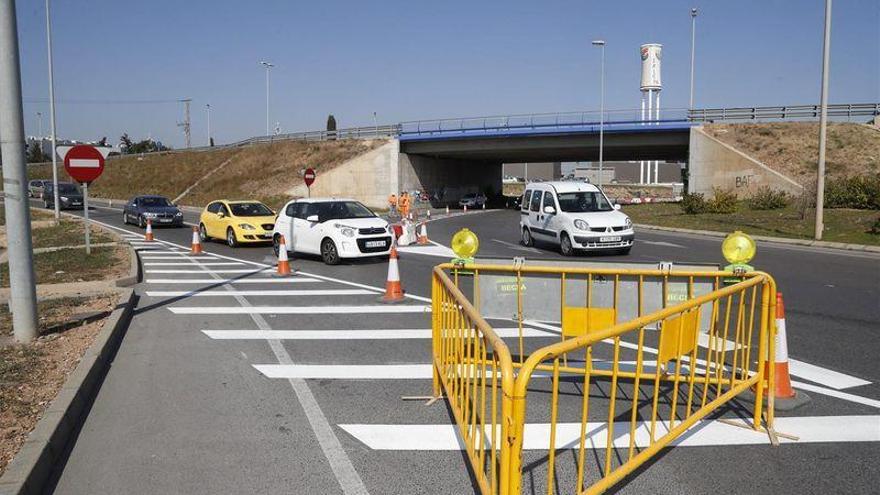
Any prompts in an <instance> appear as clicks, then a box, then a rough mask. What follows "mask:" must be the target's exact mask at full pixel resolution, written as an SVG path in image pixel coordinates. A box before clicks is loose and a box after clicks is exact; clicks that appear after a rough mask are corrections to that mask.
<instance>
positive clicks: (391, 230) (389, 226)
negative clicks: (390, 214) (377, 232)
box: [385, 224, 394, 235]
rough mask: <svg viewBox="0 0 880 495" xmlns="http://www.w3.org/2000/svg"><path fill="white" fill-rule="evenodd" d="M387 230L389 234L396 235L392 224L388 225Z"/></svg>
mask: <svg viewBox="0 0 880 495" xmlns="http://www.w3.org/2000/svg"><path fill="white" fill-rule="evenodd" d="M385 230H387V231H388V233H389V234H392V235H393V234H394V227H392V226H391V224H388V225H386V226H385Z"/></svg>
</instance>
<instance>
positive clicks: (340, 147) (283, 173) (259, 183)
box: [28, 140, 383, 207]
mask: <svg viewBox="0 0 880 495" xmlns="http://www.w3.org/2000/svg"><path fill="white" fill-rule="evenodd" d="M382 143H383V141H364V140H340V141H322V142H305V141H279V142H277V143H269V144H255V145H252V146H246V147H242V148H232V149H218V150H212V151H200V152H196V151H176V152H168V153H153V154H147V155H144V156H143V157H142V158H139V157H137V156H125V157H119V158H113V159H110V160H107V162H106V168H105V169H104V174H103V175H102V176H101V177H100V178H99V179H98V180H97V181H95V182H94V184H92V186H91V187H90V188H89V193H90V194H92V195H94V196H95V197H99V198H110V199H127V198H130V197H131V196H135V195H138V194H161V195H163V196H166V197H168V198H169V199H174V198H176V197H177V196H179V195H180V194H182V193H183V192H184V191H185V190H186V189H187V188H189V187H190V186H192V185H193V184H196V183H197V182H198V181H199V180H200V179H203V178H204V179H203V180H202V181H201V182H199V183H198V185H196V186H195V187H193V189H192V190H190V191H189V192H188V193H187V194H186V195H185V196H184V197H183V198H181V199H180V200H179V202H180V203H181V204H184V205H192V206H202V205H204V204H205V203H207V202H208V201H212V200H215V199H224V198H225V199H259V200H261V201H264V202H266V203H267V204H269V205H270V206H273V207H278V206H280V205H281V204H283V203H284V202H285V201H287V200H288V199H290V198H289V197H288V195H287V191H288V190H290V189H291V188H293V187H295V186H297V185H299V184H301V183H302V178H301V177H300V173H301V172H300V171H301V170H303V169H305V168H309V167H311V168H313V169H315V170H316V171H317V173H318V176H319V177H320V176H321V174H322V173H323V172H326V171H328V170H330V169H333V168H335V167H336V166H338V165H340V164H342V163H343V162H345V161H347V160H349V159H351V158H354V157H355V156H357V155H360V154H362V153H365V152H367V151H369V150H371V149H373V148H375V147H377V146H379V145H380V144H382ZM224 163H225V165H223V167H222V168H220V169H218V170H217V171H216V172H214V173H213V174H212V175H210V176H209V177H205V175H207V174H209V173H210V172H211V171H212V170H215V169H217V167H219V166H220V165H221V164H224ZM28 170H29V175H30V177H31V178H34V179H40V178H48V177H51V168H50V167H49V166H46V165H36V166H31V167H28ZM65 179H67V178H66V177H65Z"/></svg>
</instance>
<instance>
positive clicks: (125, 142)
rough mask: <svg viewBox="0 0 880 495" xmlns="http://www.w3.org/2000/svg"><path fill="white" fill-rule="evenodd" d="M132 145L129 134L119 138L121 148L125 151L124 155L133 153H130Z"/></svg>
mask: <svg viewBox="0 0 880 495" xmlns="http://www.w3.org/2000/svg"><path fill="white" fill-rule="evenodd" d="M131 145H132V142H131V138H130V137H128V133H127V132H125V133H123V134H122V136H120V137H119V147H120V148H124V149H125V151H123V153H131V151H130V150H131Z"/></svg>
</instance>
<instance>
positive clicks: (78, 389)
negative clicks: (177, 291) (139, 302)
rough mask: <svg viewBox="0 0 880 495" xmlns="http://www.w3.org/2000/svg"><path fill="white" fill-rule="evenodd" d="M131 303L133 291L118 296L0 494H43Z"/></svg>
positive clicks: (101, 374)
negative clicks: (102, 326)
mask: <svg viewBox="0 0 880 495" xmlns="http://www.w3.org/2000/svg"><path fill="white" fill-rule="evenodd" d="M136 299H137V296H136V295H135V292H134V290H133V289H125V290H124V291H123V292H122V297H121V298H120V302H119V304H118V305H117V306H116V309H114V310H113V312H112V313H111V314H110V316H109V317H108V318H107V321H106V322H105V323H104V328H102V329H101V332H100V333H99V334H98V336H97V337H96V338H95V342H94V343H92V346H91V347H89V349H88V350H86V352H85V354H84V355H83V357H82V359H81V360H80V362H79V364H78V365H77V367H76V369H75V370H74V371H73V373H71V374H70V376H68V378H67V381H66V382H65V383H64V386H63V387H62V388H61V390H60V391H59V392H58V395H57V396H56V397H55V399H54V400H53V401H52V403H51V404H50V405H49V407H48V409H46V411H45V412H44V413H43V417H42V418H41V419H40V421H39V422H38V423H37V426H36V428H34V430H33V431H32V432H31V433H30V435H28V438H27V440H26V441H25V443H24V445H22V447H21V450H19V451H18V454H16V455H15V458H13V459H12V462H11V463H9V466H8V467H7V469H6V472H5V473H4V474H3V477H2V478H0V493H2V494H4V495H6V494H8V495H30V494H38V493H42V492H43V489H44V488H45V486H46V483H47V482H48V481H49V479H50V477H51V476H52V475H53V469H54V467H55V466H56V465H57V463H58V461H59V460H60V459H61V458H62V457H63V456H64V454H65V451H66V449H67V448H68V446H69V443H70V442H71V440H73V439H74V438H75V437H76V434H77V432H78V430H79V428H80V426H81V425H82V422H83V421H84V420H85V417H86V415H87V413H88V410H89V407H90V405H91V403H92V400H93V399H94V398H95V396H96V395H97V392H98V389H99V388H100V385H101V382H102V379H103V377H104V374H105V373H106V371H107V368H108V366H109V364H110V360H111V358H112V356H113V355H114V354H115V353H116V349H117V348H118V346H119V343H120V341H121V340H122V336H123V335H124V334H125V331H126V330H127V329H128V324H129V322H130V321H131V314H132V311H133V310H134V305H135V301H136Z"/></svg>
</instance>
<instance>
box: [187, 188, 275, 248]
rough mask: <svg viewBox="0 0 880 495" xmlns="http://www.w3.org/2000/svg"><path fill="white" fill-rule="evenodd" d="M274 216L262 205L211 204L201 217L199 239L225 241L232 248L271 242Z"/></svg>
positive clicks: (241, 203) (221, 202)
mask: <svg viewBox="0 0 880 495" xmlns="http://www.w3.org/2000/svg"><path fill="white" fill-rule="evenodd" d="M274 228H275V212H274V211H272V209H271V208H269V207H268V206H266V205H264V204H263V203H260V202H259V201H229V200H226V199H221V200H219V201H213V202H211V203H208V206H206V207H205V209H204V210H202V214H201V216H200V217H199V237H200V238H201V239H202V242H205V241H208V240H209V239H226V244H228V245H229V247H235V246H238V245H239V244H244V243H254V242H272V231H273V229H274Z"/></svg>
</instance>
